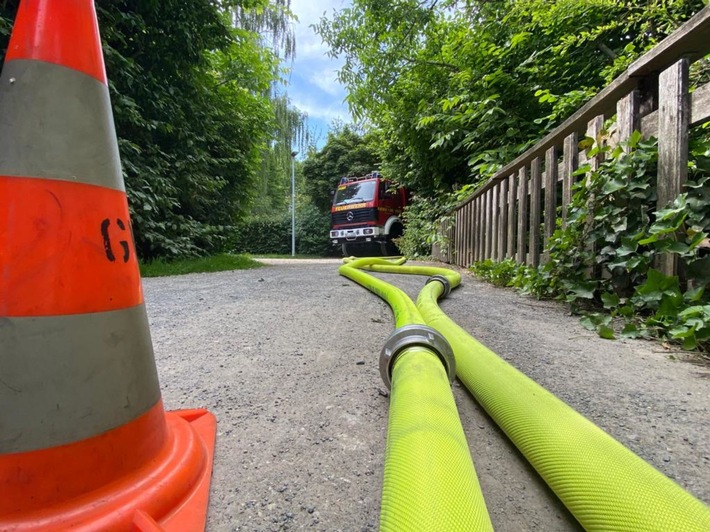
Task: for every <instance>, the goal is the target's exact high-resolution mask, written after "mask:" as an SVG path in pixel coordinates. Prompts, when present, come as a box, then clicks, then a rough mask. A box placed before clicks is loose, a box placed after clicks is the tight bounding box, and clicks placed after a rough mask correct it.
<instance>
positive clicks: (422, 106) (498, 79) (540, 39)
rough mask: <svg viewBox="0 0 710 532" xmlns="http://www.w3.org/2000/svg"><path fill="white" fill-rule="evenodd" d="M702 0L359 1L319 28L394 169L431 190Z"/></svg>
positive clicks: (504, 150) (468, 174)
mask: <svg viewBox="0 0 710 532" xmlns="http://www.w3.org/2000/svg"><path fill="white" fill-rule="evenodd" d="M703 4H704V3H703V2H702V1H701V0H685V1H684V0H670V1H668V0H651V1H647V0H643V1H641V0H627V1H624V2H617V1H616V0H558V1H550V0H500V1H495V2H491V1H485V0H399V1H397V2H384V1H382V0H354V1H353V3H352V6H351V7H349V8H346V9H343V10H341V11H339V12H334V13H333V14H332V15H331V16H329V17H323V18H322V19H321V21H320V22H319V24H318V25H317V26H316V31H317V32H318V33H319V34H320V35H321V36H322V38H323V40H324V41H325V42H326V43H327V44H328V45H329V46H330V53H331V54H332V55H333V56H337V57H341V58H343V59H344V61H345V63H344V66H343V67H342V69H341V70H340V73H339V76H340V79H341V81H342V82H343V83H344V84H345V85H346V86H347V89H348V92H349V95H348V102H349V104H350V107H351V109H352V110H353V112H354V114H355V116H356V117H358V118H361V119H365V120H367V121H368V122H369V123H371V124H372V125H373V126H374V127H375V128H376V129H378V130H380V131H381V132H382V139H383V145H382V148H383V156H384V157H383V159H384V160H383V169H384V170H385V171H387V172H388V173H389V174H391V175H396V176H398V177H399V178H400V179H402V180H404V181H405V182H407V183H408V184H409V185H411V186H413V187H415V188H416V189H418V190H419V191H420V192H421V193H424V194H426V195H434V194H435V193H436V192H437V191H445V190H450V188H451V187H452V186H454V185H459V184H461V183H467V182H475V181H477V180H480V179H483V178H485V177H487V176H488V175H490V173H491V172H493V171H494V170H495V169H497V168H498V167H499V166H500V165H501V164H503V163H504V162H505V161H506V160H509V159H511V158H512V157H513V156H515V155H516V154H518V153H519V152H521V151H523V150H524V149H525V148H526V147H527V146H528V145H529V144H530V143H531V142H533V141H534V140H535V139H537V138H539V137H540V136H541V135H542V134H544V133H545V131H547V130H549V129H550V128H552V127H553V126H554V125H556V124H557V123H559V121H560V120H562V119H563V118H565V117H566V116H568V115H569V114H570V113H571V112H573V111H574V110H575V109H576V108H577V107H578V106H579V105H580V104H581V103H582V102H583V101H584V100H586V99H588V98H590V97H591V96H592V95H593V94H594V93H596V92H597V91H598V90H599V89H600V88H602V87H603V86H604V85H605V84H606V83H607V82H608V81H610V80H611V79H613V77H614V76H616V75H617V74H619V73H620V72H622V71H623V70H624V69H625V68H626V66H627V65H628V64H629V63H630V62H631V61H632V60H633V59H635V58H637V57H638V56H639V55H640V54H642V53H643V52H645V51H647V50H648V49H649V48H651V47H652V46H653V45H654V44H656V43H657V42H658V41H660V40H661V39H662V38H663V37H665V36H666V35H668V34H669V33H670V32H671V31H672V30H673V29H675V28H676V27H677V26H678V25H679V24H681V23H682V22H683V21H685V20H686V19H688V18H689V17H690V16H692V15H693V14H694V13H695V12H697V11H698V10H699V9H701V8H702V7H703Z"/></svg>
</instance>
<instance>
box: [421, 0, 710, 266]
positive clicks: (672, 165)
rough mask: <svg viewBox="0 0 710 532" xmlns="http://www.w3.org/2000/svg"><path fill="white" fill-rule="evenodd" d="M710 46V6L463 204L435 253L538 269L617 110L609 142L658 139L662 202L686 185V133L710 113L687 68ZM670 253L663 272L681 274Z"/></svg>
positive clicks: (708, 92)
mask: <svg viewBox="0 0 710 532" xmlns="http://www.w3.org/2000/svg"><path fill="white" fill-rule="evenodd" d="M708 53H710V6H706V7H705V8H703V9H702V10H701V11H700V12H699V13H697V14H696V15H695V16H694V17H693V18H692V19H690V20H689V21H688V22H686V23H685V24H684V25H683V26H681V27H680V28H679V29H678V30H677V31H675V32H674V33H673V34H671V35H670V36H669V37H668V38H666V39H665V40H664V41H662V42H661V43H659V44H658V46H656V47H655V48H654V49H653V50H651V51H650V52H648V53H647V54H645V55H644V56H642V57H641V58H639V59H638V60H637V61H636V62H634V63H633V64H632V65H631V66H630V67H629V68H628V69H627V70H626V72H624V73H623V74H622V75H621V76H619V77H618V78H617V79H615V80H614V81H613V82H612V83H611V84H610V85H609V86H607V87H606V88H605V89H603V90H602V91H601V92H600V93H599V94H598V95H597V96H596V97H594V98H593V99H592V100H590V101H589V102H587V103H586V104H585V105H584V106H582V107H581V108H580V109H579V110H578V111H577V112H576V113H574V114H573V115H572V116H571V117H570V118H568V119H567V120H565V122H563V123H562V124H561V125H560V126H559V127H557V128H556V129H555V130H554V131H552V132H551V133H549V134H548V135H547V136H546V137H545V138H543V139H542V140H541V141H539V142H538V143H537V144H536V145H535V146H533V147H532V148H531V149H529V150H528V151H526V152H525V153H523V154H522V155H520V156H519V157H517V158H516V159H515V160H514V161H512V162H511V163H509V164H507V165H506V166H505V167H504V168H502V169H501V170H500V171H498V172H497V173H496V174H495V175H494V176H493V177H492V178H491V179H490V180H489V181H488V182H487V183H486V184H485V185H484V186H483V187H481V188H480V189H479V190H477V191H476V192H475V193H474V194H473V195H471V196H470V197H469V198H467V199H466V200H465V201H463V202H462V203H461V204H460V205H458V206H457V207H456V209H455V210H454V212H453V213H452V216H451V217H450V218H452V219H453V220H452V222H450V223H449V225H448V226H447V225H445V224H442V225H441V227H440V233H441V235H442V236H443V237H444V239H443V241H444V242H445V243H444V244H437V245H435V246H434V249H433V250H432V253H433V255H434V257H435V258H437V259H439V260H441V261H443V262H448V263H453V264H457V265H459V266H464V267H466V266H469V265H470V264H471V263H473V262H476V261H481V260H485V259H494V260H504V259H507V258H512V259H515V260H516V261H518V262H520V263H527V264H529V265H531V266H538V265H539V264H540V263H541V262H544V260H545V257H544V255H543V250H544V249H545V248H546V246H547V244H548V242H549V240H550V237H551V236H552V234H553V232H554V231H555V227H556V224H557V219H556V217H557V210H558V207H561V209H560V214H561V220H560V221H561V223H562V225H563V226H564V225H565V224H566V221H567V217H568V214H569V213H568V207H569V204H570V203H571V200H572V187H573V185H574V180H575V175H574V172H575V171H576V170H577V168H578V167H579V166H580V164H582V163H586V164H590V165H591V166H592V168H594V167H596V166H597V165H598V164H599V163H600V162H601V160H600V156H595V157H594V158H593V159H592V160H587V158H586V153H585V152H584V151H579V149H578V141H579V139H580V138H581V137H580V135H581V136H582V137H585V136H586V137H591V138H594V139H597V138H599V135H600V132H601V131H602V128H603V125H604V121H605V120H606V119H608V118H611V117H612V116H614V115H616V133H615V135H614V138H613V139H611V141H612V142H619V141H622V140H625V139H627V138H629V136H630V135H631V134H632V132H633V131H634V130H639V131H641V133H642V135H643V136H644V137H649V136H655V137H657V138H658V183H657V186H658V206H659V208H662V207H663V206H665V205H667V204H668V202H670V201H672V200H673V199H674V198H675V197H676V196H677V195H678V194H679V193H680V192H681V191H682V189H683V184H684V183H685V180H686V178H687V174H688V136H689V131H690V129H691V128H692V127H696V126H698V125H700V124H702V123H704V122H707V121H708V120H710V83H708V84H705V85H702V86H701V87H698V88H696V90H695V91H693V92H692V93H691V92H690V91H689V82H688V73H689V69H690V65H691V64H692V63H693V62H695V61H697V60H699V59H701V58H703V57H704V56H706V55H707V54H708ZM676 267H677V265H676V264H675V262H674V257H673V256H672V255H666V256H664V257H662V258H661V262H660V263H659V269H660V270H661V271H663V272H664V273H666V274H667V275H672V274H674V273H675V271H676Z"/></svg>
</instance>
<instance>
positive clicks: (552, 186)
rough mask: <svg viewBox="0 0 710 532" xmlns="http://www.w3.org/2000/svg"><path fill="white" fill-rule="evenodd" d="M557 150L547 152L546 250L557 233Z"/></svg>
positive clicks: (552, 149) (551, 149) (549, 149)
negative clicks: (553, 234)
mask: <svg viewBox="0 0 710 532" xmlns="http://www.w3.org/2000/svg"><path fill="white" fill-rule="evenodd" d="M556 211H557V148H556V147H555V146H552V147H550V148H548V149H547V151H546V152H545V248H547V247H548V246H549V245H550V238H551V237H552V233H554V232H555V217H556V216H557V213H556Z"/></svg>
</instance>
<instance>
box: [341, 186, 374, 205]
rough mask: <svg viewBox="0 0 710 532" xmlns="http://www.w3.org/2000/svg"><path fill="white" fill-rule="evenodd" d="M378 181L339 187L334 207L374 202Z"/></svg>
mask: <svg viewBox="0 0 710 532" xmlns="http://www.w3.org/2000/svg"><path fill="white" fill-rule="evenodd" d="M376 189H377V181H375V180H372V181H358V182H356V183H348V184H347V185H340V186H338V190H337V191H336V192H335V199H334V200H333V205H347V204H348V203H358V202H361V201H372V200H373V199H374V198H375V193H376Z"/></svg>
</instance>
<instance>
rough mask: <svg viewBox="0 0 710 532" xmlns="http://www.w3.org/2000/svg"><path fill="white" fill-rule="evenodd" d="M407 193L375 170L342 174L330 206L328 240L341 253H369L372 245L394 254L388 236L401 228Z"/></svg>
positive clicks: (393, 235) (390, 238)
mask: <svg viewBox="0 0 710 532" xmlns="http://www.w3.org/2000/svg"><path fill="white" fill-rule="evenodd" d="M409 195H410V194H409V191H408V190H407V189H405V188H404V187H401V186H397V185H395V184H394V183H393V182H392V181H390V180H388V179H384V178H383V177H382V176H381V175H380V174H379V173H378V172H372V173H371V174H368V175H366V176H363V177H343V178H342V179H341V180H340V183H339V185H338V188H337V190H336V191H335V196H334V198H333V206H332V207H331V209H330V217H331V228H330V241H331V242H332V244H333V245H334V246H338V245H339V246H341V248H342V252H343V255H345V256H350V255H362V254H371V251H370V250H371V249H372V248H373V247H375V246H376V247H377V248H379V249H378V250H379V251H380V252H381V253H382V254H383V255H395V254H397V253H398V250H397V246H396V245H395V243H394V242H393V241H392V240H393V239H395V238H398V237H400V236H402V232H403V231H404V225H403V224H402V217H401V215H402V210H403V209H404V207H405V206H406V205H407V202H408V200H409Z"/></svg>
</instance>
